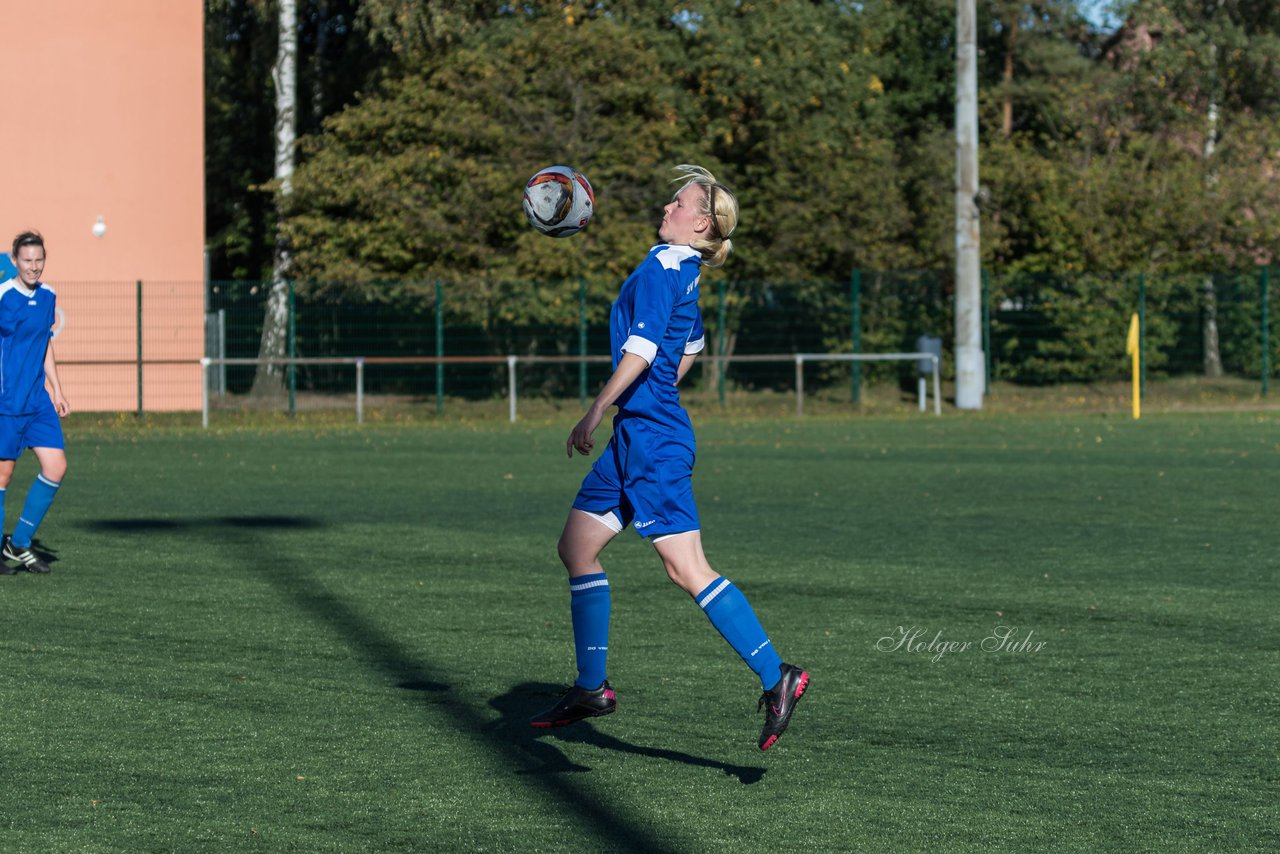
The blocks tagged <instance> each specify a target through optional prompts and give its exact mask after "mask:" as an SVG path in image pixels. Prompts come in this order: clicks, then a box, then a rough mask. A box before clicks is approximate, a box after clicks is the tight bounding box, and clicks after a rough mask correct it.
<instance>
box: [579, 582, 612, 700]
mask: <svg viewBox="0 0 1280 854" xmlns="http://www.w3.org/2000/svg"><path fill="white" fill-rule="evenodd" d="M569 611H570V614H571V615H572V617H573V648H574V653H575V654H576V655H577V659H578V679H577V681H576V682H575V683H574V684H575V685H577V686H578V687H579V688H586V689H587V690H588V691H594V690H595V689H597V688H599V687H600V685H601V684H602V683H603V682H604V680H605V659H606V658H608V656H609V579H608V578H606V577H605V574H604V573H603V572H597V573H593V574H592V575H579V576H578V577H576V578H574V577H573V576H570V577H569Z"/></svg>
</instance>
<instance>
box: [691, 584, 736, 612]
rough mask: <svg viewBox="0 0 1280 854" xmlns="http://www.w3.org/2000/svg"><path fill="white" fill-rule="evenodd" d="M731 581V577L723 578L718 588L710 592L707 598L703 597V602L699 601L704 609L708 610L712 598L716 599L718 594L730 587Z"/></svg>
mask: <svg viewBox="0 0 1280 854" xmlns="http://www.w3.org/2000/svg"><path fill="white" fill-rule="evenodd" d="M730 583H731V582H730V581H729V579H727V578H721V579H720V583H719V584H717V585H716V589H715V590H712V591H711V592H710V593H708V594H707V598H706V599H703V600H702V601H701V602H699V603H698V605H699V606H701V608H702V610H704V611H705V610H707V606H708V605H710V604H711V600H713V599H715V598H716V597H717V596H719V595H720V594H721V593H723V592H724V589H725V588H726V587H728V586H729V584H730Z"/></svg>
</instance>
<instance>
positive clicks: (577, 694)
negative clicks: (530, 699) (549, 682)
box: [529, 682, 618, 729]
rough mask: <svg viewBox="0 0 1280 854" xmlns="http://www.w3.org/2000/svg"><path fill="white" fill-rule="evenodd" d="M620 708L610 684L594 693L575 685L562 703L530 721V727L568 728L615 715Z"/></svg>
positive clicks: (562, 699)
mask: <svg viewBox="0 0 1280 854" xmlns="http://www.w3.org/2000/svg"><path fill="white" fill-rule="evenodd" d="M616 708H618V698H617V696H616V695H615V694H614V693H613V689H612V688H610V687H609V683H608V682H605V683H603V684H601V686H600V687H599V688H597V689H596V690H594V691H588V690H587V689H586V688H580V687H578V686H577V685H574V686H572V687H570V688H569V690H567V691H565V692H564V696H562V697H561V698H560V702H558V703H556V704H555V705H554V706H552V707H551V708H549V709H547V710H546V711H545V712H543V713H542V714H540V715H534V716H533V717H532V718H531V719H530V720H529V726H531V727H534V728H535V729H545V728H547V727H553V726H567V725H568V724H571V723H574V722H576V721H580V720H582V719H584V718H598V717H600V716H601V715H609V714H613V711H614V709H616Z"/></svg>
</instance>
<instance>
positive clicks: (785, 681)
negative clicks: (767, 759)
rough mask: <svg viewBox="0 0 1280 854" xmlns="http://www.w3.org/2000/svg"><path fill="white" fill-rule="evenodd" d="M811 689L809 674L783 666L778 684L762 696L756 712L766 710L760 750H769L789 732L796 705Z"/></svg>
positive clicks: (787, 665)
mask: <svg viewBox="0 0 1280 854" xmlns="http://www.w3.org/2000/svg"><path fill="white" fill-rule="evenodd" d="M808 687H809V674H808V673H806V672H805V671H803V670H801V669H800V668H799V667H796V666H795V665H793V664H784V665H782V678H781V679H779V680H778V684H777V685H774V686H773V687H772V688H770V689H769V690H768V691H765V692H764V693H763V694H762V695H760V702H759V704H758V705H757V706H756V711H757V712H758V711H760V709H762V708H763V709H764V710H765V712H764V729H762V730H760V749H761V750H768V749H769V748H770V747H773V743H774V742H775V741H777V740H778V736H780V735H782V734H783V733H784V732H786V731H787V724H789V723H791V713H792V712H794V711H795V710H796V703H798V702H800V698H801V697H803V696H804V692H805V689H807V688H808Z"/></svg>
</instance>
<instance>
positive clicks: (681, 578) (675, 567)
mask: <svg viewBox="0 0 1280 854" xmlns="http://www.w3.org/2000/svg"><path fill="white" fill-rule="evenodd" d="M662 565H663V567H664V568H665V569H666V570H667V578H670V579H671V583H672V584H674V585H675V586H676V587H679V588H680V589H681V590H683V591H685V592H686V593H688V594H690V595H693V594H694V593H696V592H697V591H696V590H693V589H692V588H693V585H694V573H693V572H691V571H690V568H689V567H686V566H684V565H682V564H677V563H673V562H672V561H669V560H663V561H662Z"/></svg>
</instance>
